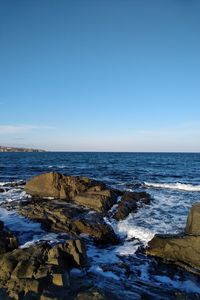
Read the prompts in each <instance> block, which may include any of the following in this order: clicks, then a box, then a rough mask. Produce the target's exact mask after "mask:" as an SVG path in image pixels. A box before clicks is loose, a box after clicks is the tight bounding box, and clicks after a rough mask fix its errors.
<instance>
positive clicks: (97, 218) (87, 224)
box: [74, 214, 119, 244]
mask: <svg viewBox="0 0 200 300" xmlns="http://www.w3.org/2000/svg"><path fill="white" fill-rule="evenodd" d="M74 226H75V230H76V231H78V232H79V233H85V234H88V235H89V236H91V237H93V238H94V241H95V242H96V243H97V244H117V243H118V242H119V240H118V238H117V236H116V235H115V233H114V231H113V229H112V227H111V226H110V225H108V224H106V222H105V221H104V219H103V217H102V216H101V215H98V214H88V215H85V216H81V217H78V218H77V219H76V220H75V221H74Z"/></svg>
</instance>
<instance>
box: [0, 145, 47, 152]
mask: <svg viewBox="0 0 200 300" xmlns="http://www.w3.org/2000/svg"><path fill="white" fill-rule="evenodd" d="M0 152H45V150H41V149H32V148H18V147H6V146H0Z"/></svg>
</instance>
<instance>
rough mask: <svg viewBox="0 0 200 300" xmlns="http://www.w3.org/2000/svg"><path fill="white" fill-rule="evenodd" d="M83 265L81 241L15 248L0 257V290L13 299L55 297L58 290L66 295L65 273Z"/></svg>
mask: <svg viewBox="0 0 200 300" xmlns="http://www.w3.org/2000/svg"><path fill="white" fill-rule="evenodd" d="M85 265H86V252H85V247H84V244H83V242H82V241H81V240H67V241H66V242H65V243H64V244H61V243H59V244H57V245H55V246H54V247H51V246H50V245H49V244H48V243H47V242H43V243H39V244H36V245H34V246H31V247H29V248H24V249H19V248H18V249H15V250H13V251H12V252H8V253H6V254H4V255H0V288H3V289H5V290H6V291H7V293H8V295H9V296H10V297H11V298H13V299H32V297H33V299H40V296H42V295H43V296H42V297H43V298H44V297H45V296H44V294H45V292H48V293H49V295H50V296H52V297H53V296H55V297H56V295H57V294H58V295H59V293H60V289H62V288H63V289H64V290H65V293H66V287H69V285H70V279H69V270H70V269H71V268H73V267H83V266H85ZM44 299H45V298H44ZM50 299H51V298H50ZM52 299H53V298H52Z"/></svg>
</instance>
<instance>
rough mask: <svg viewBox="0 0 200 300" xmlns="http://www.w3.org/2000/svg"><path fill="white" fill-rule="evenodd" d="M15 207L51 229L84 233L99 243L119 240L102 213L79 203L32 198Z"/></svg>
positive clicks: (72, 233) (73, 234)
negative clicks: (89, 209) (90, 210)
mask: <svg viewBox="0 0 200 300" xmlns="http://www.w3.org/2000/svg"><path fill="white" fill-rule="evenodd" d="M13 204H14V203H11V204H9V205H13ZM15 209H16V210H17V211H18V213H20V214H21V215H23V216H25V217H28V218H30V219H33V220H37V221H40V222H41V224H42V225H43V227H44V228H45V229H47V230H50V231H54V232H61V233H68V234H69V235H70V236H77V235H79V234H81V233H84V234H87V235H89V236H90V237H92V238H93V239H94V241H95V242H96V243H98V244H116V243H117V242H118V238H117V237H116V235H115V233H114V231H113V229H112V227H111V226H110V225H108V224H106V222H105V221H104V218H103V216H102V215H101V214H99V213H97V212H93V213H92V212H89V211H88V210H87V209H84V208H81V207H79V206H77V205H71V204H70V203H67V202H64V201H57V200H51V201H49V200H46V199H42V200H41V199H30V200H28V201H25V202H23V203H17V204H16V203H15Z"/></svg>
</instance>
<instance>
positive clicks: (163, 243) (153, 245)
mask: <svg viewBox="0 0 200 300" xmlns="http://www.w3.org/2000/svg"><path fill="white" fill-rule="evenodd" d="M199 212H200V203H198V204H195V205H193V206H192V208H191V210H190V212H189V216H188V220H187V225H186V230H185V232H186V234H182V235H180V234H179V235H156V236H155V237H154V238H153V239H152V240H151V241H150V242H149V243H148V248H147V249H146V253H147V254H150V255H153V256H158V257H161V258H164V259H166V260H169V261H172V262H174V263H176V264H178V265H181V266H183V267H185V268H187V269H188V270H189V271H192V272H194V271H195V272H197V273H199V274H200V251H199V250H200V223H199V216H200V215H199Z"/></svg>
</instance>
